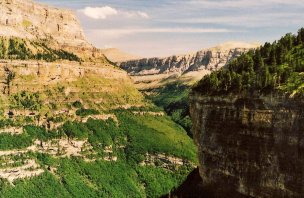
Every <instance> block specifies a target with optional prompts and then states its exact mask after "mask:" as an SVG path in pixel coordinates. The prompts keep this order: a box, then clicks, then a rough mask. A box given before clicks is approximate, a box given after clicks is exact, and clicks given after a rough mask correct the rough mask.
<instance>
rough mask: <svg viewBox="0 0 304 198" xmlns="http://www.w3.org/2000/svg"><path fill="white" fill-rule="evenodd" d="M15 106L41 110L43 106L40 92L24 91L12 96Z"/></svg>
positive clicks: (13, 105)
mask: <svg viewBox="0 0 304 198" xmlns="http://www.w3.org/2000/svg"><path fill="white" fill-rule="evenodd" d="M11 102H12V107H13V108H22V109H28V110H39V109H40V108H41V106H42V101H41V99H40V95H39V93H30V92H25V91H22V92H20V93H18V94H15V95H13V96H12V97H11Z"/></svg>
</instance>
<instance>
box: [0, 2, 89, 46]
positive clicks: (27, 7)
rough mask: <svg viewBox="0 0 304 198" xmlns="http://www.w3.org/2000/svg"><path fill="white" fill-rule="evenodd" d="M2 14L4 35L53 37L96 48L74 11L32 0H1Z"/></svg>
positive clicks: (71, 43)
mask: <svg viewBox="0 0 304 198" xmlns="http://www.w3.org/2000/svg"><path fill="white" fill-rule="evenodd" d="M0 13H1V14H0V27H1V32H0V35H1V36H14V37H18V38H27V39H51V40H53V41H55V42H58V43H59V44H60V45H61V46H64V45H67V46H73V47H92V46H91V45H90V44H89V43H88V42H87V41H86V39H85V36H84V33H83V31H82V28H81V26H80V23H79V21H78V19H77V18H76V16H75V15H74V13H73V12H72V11H70V10H64V9H57V8H53V7H50V6H47V5H43V4H39V3H36V2H33V1H31V0H25V1H24V0H1V1H0Z"/></svg>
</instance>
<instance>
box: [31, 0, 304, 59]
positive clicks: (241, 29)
mask: <svg viewBox="0 0 304 198" xmlns="http://www.w3.org/2000/svg"><path fill="white" fill-rule="evenodd" d="M37 1H39V2H43V3H47V4H50V5H54V6H57V7H64V8H69V9H73V10H74V11H75V13H76V14H77V16H78V17H79V20H80V22H81V24H82V26H83V28H84V31H85V34H86V37H87V39H88V40H89V41H90V42H91V43H92V44H94V45H95V46H97V47H99V48H108V47H116V48H120V49H122V50H123V51H126V52H129V53H131V54H136V55H140V56H143V57H151V56H167V55H172V54H182V53H187V52H192V51H197V50H199V49H202V48H208V47H211V46H215V45H217V44H220V43H223V42H227V41H243V42H260V43H263V42H265V41H274V40H275V39H278V38H280V37H281V36H282V35H284V34H285V33H288V32H292V33H295V32H296V31H297V30H298V29H299V28H300V27H302V26H304V24H303V23H304V20H303V18H304V11H303V10H304V0H37Z"/></svg>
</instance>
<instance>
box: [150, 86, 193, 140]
mask: <svg viewBox="0 0 304 198" xmlns="http://www.w3.org/2000/svg"><path fill="white" fill-rule="evenodd" d="M189 91H190V87H189V86H187V85H185V84H183V83H181V82H173V83H169V84H167V85H165V86H164V87H161V88H158V89H154V90H153V91H152V94H149V95H148V96H147V97H148V99H150V100H152V101H153V102H154V103H155V104H156V105H157V106H159V107H161V108H163V109H164V110H165V112H166V113H167V114H168V115H169V116H170V117H171V118H172V120H173V121H174V122H176V123H177V124H179V125H181V126H182V127H183V128H184V129H185V130H186V131H187V133H188V134H189V135H190V136H192V133H191V127H192V122H191V118H190V113H189V101H188V95H189Z"/></svg>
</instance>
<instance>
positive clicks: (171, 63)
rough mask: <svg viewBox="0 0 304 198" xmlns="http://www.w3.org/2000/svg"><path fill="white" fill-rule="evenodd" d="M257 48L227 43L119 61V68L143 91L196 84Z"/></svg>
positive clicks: (253, 45)
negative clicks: (174, 53)
mask: <svg viewBox="0 0 304 198" xmlns="http://www.w3.org/2000/svg"><path fill="white" fill-rule="evenodd" d="M257 46H258V45H257V44H248V43H240V42H235V43H234V42H228V43H224V44H222V45H219V46H216V47H213V48H210V49H204V50H201V51H198V52H195V53H190V54H185V55H174V56H170V57H166V58H145V59H139V60H131V61H126V62H120V63H118V65H119V66H120V67H121V68H122V69H124V70H126V71H127V72H128V73H129V75H130V76H132V78H133V79H134V80H135V83H136V86H137V87H138V88H139V89H140V90H147V89H151V88H158V87H161V86H163V85H164V84H167V83H169V82H173V81H178V80H180V81H182V82H185V83H187V84H189V83H190V84H193V83H195V82H196V81H198V80H199V79H201V78H202V77H203V76H204V75H206V74H208V73H210V72H211V71H215V70H218V69H220V68H221V67H223V66H225V65H226V64H227V63H228V62H229V61H230V60H231V59H233V58H235V57H238V56H240V55H241V54H242V53H244V52H247V51H248V50H249V49H252V48H255V47H257Z"/></svg>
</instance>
